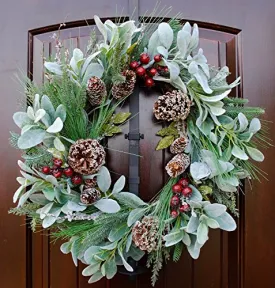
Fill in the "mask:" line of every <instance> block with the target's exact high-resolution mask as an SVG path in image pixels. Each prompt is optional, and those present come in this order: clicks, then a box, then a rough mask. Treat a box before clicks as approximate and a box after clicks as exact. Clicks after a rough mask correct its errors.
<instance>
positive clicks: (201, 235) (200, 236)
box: [197, 222, 208, 245]
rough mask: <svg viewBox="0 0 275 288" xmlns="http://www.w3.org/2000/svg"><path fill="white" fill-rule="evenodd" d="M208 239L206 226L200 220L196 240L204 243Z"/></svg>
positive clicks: (201, 243)
mask: <svg viewBox="0 0 275 288" xmlns="http://www.w3.org/2000/svg"><path fill="white" fill-rule="evenodd" d="M207 240H208V226H207V225H206V224H204V223H203V222H201V223H200V224H199V227H198V231H197V241H198V243H199V244H200V245H204V243H205V242H206V241H207Z"/></svg>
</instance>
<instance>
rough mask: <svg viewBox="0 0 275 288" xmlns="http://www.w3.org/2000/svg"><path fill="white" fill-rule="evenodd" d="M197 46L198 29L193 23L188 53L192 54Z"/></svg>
mask: <svg viewBox="0 0 275 288" xmlns="http://www.w3.org/2000/svg"><path fill="white" fill-rule="evenodd" d="M198 44H199V28H198V25H197V24H196V23H195V24H194V25H193V32H192V36H191V40H190V44H189V51H190V52H192V51H193V50H194V49H196V48H197V46H198Z"/></svg>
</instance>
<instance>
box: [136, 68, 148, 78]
mask: <svg viewBox="0 0 275 288" xmlns="http://www.w3.org/2000/svg"><path fill="white" fill-rule="evenodd" d="M136 73H137V75H138V76H140V77H141V76H143V75H145V73H146V70H145V69H144V68H143V67H141V66H140V67H138V68H137V69H136Z"/></svg>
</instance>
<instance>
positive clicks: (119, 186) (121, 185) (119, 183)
mask: <svg viewBox="0 0 275 288" xmlns="http://www.w3.org/2000/svg"><path fill="white" fill-rule="evenodd" d="M125 181H126V180H125V176H123V175H122V176H120V178H119V179H118V180H117V181H116V183H115V185H114V188H113V190H112V193H113V194H114V193H118V192H120V191H122V189H123V188H124V186H125Z"/></svg>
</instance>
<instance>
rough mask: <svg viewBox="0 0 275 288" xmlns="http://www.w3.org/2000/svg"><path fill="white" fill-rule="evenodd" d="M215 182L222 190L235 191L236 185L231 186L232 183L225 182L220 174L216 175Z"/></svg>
mask: <svg viewBox="0 0 275 288" xmlns="http://www.w3.org/2000/svg"><path fill="white" fill-rule="evenodd" d="M216 184H217V186H218V188H219V189H220V190H222V191H224V192H236V191H237V187H236V186H233V185H231V184H229V183H227V182H226V181H224V178H223V177H221V176H218V177H217V178H216Z"/></svg>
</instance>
